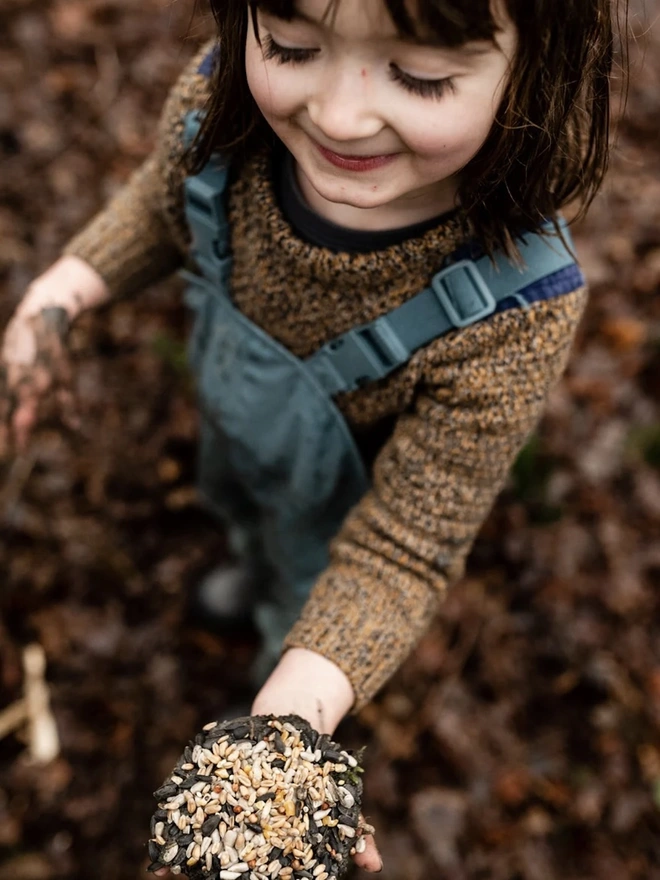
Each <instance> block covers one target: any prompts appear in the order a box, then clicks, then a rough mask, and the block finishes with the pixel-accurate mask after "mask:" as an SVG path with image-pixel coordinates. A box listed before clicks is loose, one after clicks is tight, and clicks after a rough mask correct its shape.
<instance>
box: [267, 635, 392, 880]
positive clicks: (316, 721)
mask: <svg viewBox="0 0 660 880" xmlns="http://www.w3.org/2000/svg"><path fill="white" fill-rule="evenodd" d="M354 700H355V694H354V693H353V688H352V686H351V683H350V681H349V680H348V678H347V677H346V675H345V674H344V673H343V672H342V670H341V669H340V668H339V667H338V666H335V664H334V663H332V661H330V660H328V659H327V658H325V657H323V656H321V655H320V654H317V653H315V652H314V651H308V650H306V649H305V648H290V649H289V650H288V651H286V652H285V653H284V655H283V656H282V658H281V660H280V662H279V663H278V665H277V666H276V667H275V669H274V670H273V672H272V673H271V675H270V677H269V679H268V680H267V681H266V683H265V684H264V686H263V687H262V688H261V690H260V691H259V693H258V694H257V696H256V698H255V701H254V704H253V706H252V712H251V714H252V715H269V714H273V715H286V714H289V713H292V714H293V713H295V714H296V715H300V717H301V718H304V719H305V720H306V721H309V723H310V724H311V725H312V727H313V728H314V729H315V730H318V731H319V732H320V733H327V734H330V736H332V735H333V734H334V732H335V730H336V728H337V726H338V725H339V723H340V721H341V720H342V718H343V717H344V716H345V715H346V713H347V712H348V711H349V710H350V708H351V706H352V705H353V702H354ZM360 824H361V825H366V824H367V823H366V822H365V821H364V816H362V815H361V814H360ZM364 841H365V843H366V848H365V850H364V852H361V853H356V854H355V855H354V856H353V860H354V862H355V864H356V865H357V866H358V867H359V868H362V869H363V870H364V871H371V872H376V871H381V870H382V868H383V860H382V859H381V857H380V853H379V852H378V847H377V846H376V841H375V840H374V836H373V834H365V835H364Z"/></svg>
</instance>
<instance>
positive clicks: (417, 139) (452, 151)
mask: <svg viewBox="0 0 660 880" xmlns="http://www.w3.org/2000/svg"><path fill="white" fill-rule="evenodd" d="M466 103H467V106H464V105H461V106H455V107H453V108H449V107H447V108H446V109H445V111H444V112H443V111H442V110H441V109H439V108H436V109H435V112H434V113H433V114H432V115H428V116H427V117H426V120H425V124H424V125H423V126H422V127H415V128H412V127H411V128H410V129H409V131H408V133H407V135H406V133H405V132H404V131H401V132H400V133H401V134H402V135H403V137H404V139H405V141H406V144H407V146H408V148H409V149H410V150H411V152H413V153H414V154H415V156H416V157H417V158H418V159H419V160H420V161H422V162H423V163H424V164H427V163H428V165H430V166H438V165H443V164H449V163H452V164H455V163H456V162H459V163H460V164H465V163H466V162H468V161H469V160H470V159H471V158H472V157H473V156H474V155H476V154H477V153H478V152H479V149H480V148H481V146H482V144H483V143H484V141H485V140H486V138H487V137H488V134H489V132H490V130H491V127H492V125H493V120H494V116H493V113H492V111H491V109H490V107H489V108H488V111H487V112H481V113H479V112H477V113H475V112H474V110H473V109H472V108H470V106H469V105H470V102H466Z"/></svg>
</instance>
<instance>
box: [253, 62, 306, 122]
mask: <svg viewBox="0 0 660 880" xmlns="http://www.w3.org/2000/svg"><path fill="white" fill-rule="evenodd" d="M245 72H246V76H247V82H248V87H249V89H250V92H251V93H252V97H253V98H254V100H255V101H256V103H257V106H258V107H259V109H260V110H261V112H262V113H263V115H264V116H265V117H266V119H267V120H268V121H269V122H272V121H276V120H278V119H286V118H287V117H288V116H291V115H292V113H293V112H294V109H295V95H294V94H293V91H292V89H291V86H290V83H289V82H288V81H287V79H288V78H287V76H286V74H285V75H284V76H282V75H281V74H280V73H278V71H277V69H276V68H275V67H274V65H271V66H270V67H269V68H267V67H266V65H265V64H264V62H263V58H262V55H261V49H259V48H258V47H257V48H256V50H251V51H248V52H246V55H245Z"/></svg>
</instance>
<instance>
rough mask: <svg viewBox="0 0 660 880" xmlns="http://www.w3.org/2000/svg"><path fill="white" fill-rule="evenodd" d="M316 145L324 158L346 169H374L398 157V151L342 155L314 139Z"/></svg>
mask: <svg viewBox="0 0 660 880" xmlns="http://www.w3.org/2000/svg"><path fill="white" fill-rule="evenodd" d="M314 146H315V147H316V149H317V150H318V151H319V153H320V154H321V155H322V156H323V158H324V159H327V161H328V162H330V163H331V164H332V165H335V166H336V167H337V168H342V169H343V170H344V171H373V170H374V169H376V168H383V167H384V166H385V165H389V164H390V163H391V162H393V161H394V159H396V157H397V153H387V154H386V155H384V156H342V155H341V154H340V153H335V152H333V151H332V150H328V149H327V148H326V147H322V146H321V144H319V143H317V142H316V141H314Z"/></svg>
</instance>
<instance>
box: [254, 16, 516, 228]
mask: <svg viewBox="0 0 660 880" xmlns="http://www.w3.org/2000/svg"><path fill="white" fill-rule="evenodd" d="M297 8H298V12H299V16H298V17H297V18H295V19H294V20H293V21H290V22H287V21H284V20H282V19H279V18H276V17H274V16H272V15H269V14H267V13H266V12H264V11H260V12H259V17H258V22H259V35H260V38H261V45H260V44H259V42H258V41H257V39H256V36H255V33H254V30H253V28H252V25H250V29H249V32H248V38H247V46H246V70H247V78H248V83H249V86H250V90H251V92H252V94H253V96H254V99H255V101H256V102H257V104H258V106H259V108H260V110H261V112H262V113H263V115H264V117H265V118H266V120H267V121H268V123H269V124H270V125H271V126H272V128H273V129H274V131H275V133H276V134H277V135H278V137H279V138H280V139H281V140H282V141H283V142H284V144H285V145H286V146H287V147H288V149H289V150H290V151H291V153H292V154H293V155H294V157H295V159H296V161H297V163H298V166H299V168H300V170H301V171H302V173H303V174H304V176H305V177H306V178H307V181H308V182H309V184H310V185H311V187H312V188H313V190H314V191H315V193H316V194H317V195H318V198H320V199H321V200H323V201H326V202H330V203H336V204H344V205H350V206H352V207H354V208H367V209H370V208H383V207H384V206H389V207H390V208H391V207H393V206H397V205H399V206H401V207H402V208H404V207H405V209H406V210H408V209H409V208H410V206H411V204H416V205H420V206H426V208H427V210H426V213H427V214H428V215H429V216H433V213H434V212H435V213H438V212H440V211H443V210H446V209H447V208H449V207H452V206H453V203H454V197H455V193H456V188H457V183H458V181H457V175H458V172H459V171H460V170H461V169H462V168H463V167H464V166H465V165H466V164H467V163H468V162H469V161H470V159H472V158H473V157H474V156H475V155H476V154H477V152H478V151H479V149H480V147H481V146H482V144H483V143H484V141H485V139H486V137H487V135H488V133H489V131H490V129H491V127H492V124H493V121H494V119H495V115H496V112H497V109H498V106H499V104H500V101H501V98H502V95H503V92H504V88H505V86H506V83H507V78H508V71H509V64H510V62H511V60H512V59H513V56H514V53H515V47H516V35H515V28H514V26H513V24H512V23H511V22H510V21H509V20H508V19H506V18H505V17H503V16H502V15H500V21H501V25H502V28H503V29H502V31H501V32H500V33H498V34H497V42H498V45H497V46H494V45H492V44H491V43H488V42H483V43H482V42H479V43H469V44H467V45H466V46H463V47H461V48H459V49H446V48H441V47H438V46H430V45H420V44H416V43H412V42H407V41H405V40H403V39H402V38H400V37H399V36H398V35H397V31H396V28H395V26H394V24H393V22H392V21H391V19H390V18H389V15H388V13H387V9H386V7H385V5H384V4H383V3H382V0H341V3H340V4H339V6H338V9H337V13H336V16H335V18H334V19H332V18H330V19H327V20H326V21H323V16H324V12H325V10H326V8H327V0H300V2H299V4H298V7H297ZM355 157H358V158H355ZM317 201H318V199H317Z"/></svg>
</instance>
